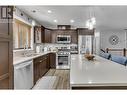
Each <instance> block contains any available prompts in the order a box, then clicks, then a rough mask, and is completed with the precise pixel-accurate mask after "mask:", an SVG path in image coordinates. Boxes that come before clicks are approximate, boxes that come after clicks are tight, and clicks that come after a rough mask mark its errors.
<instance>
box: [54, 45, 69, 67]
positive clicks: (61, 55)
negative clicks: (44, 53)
mask: <svg viewBox="0 0 127 95" xmlns="http://www.w3.org/2000/svg"><path fill="white" fill-rule="evenodd" d="M62 48H63V47H62ZM56 68H57V69H70V51H69V49H67V48H66V49H59V51H58V53H57V62H56Z"/></svg>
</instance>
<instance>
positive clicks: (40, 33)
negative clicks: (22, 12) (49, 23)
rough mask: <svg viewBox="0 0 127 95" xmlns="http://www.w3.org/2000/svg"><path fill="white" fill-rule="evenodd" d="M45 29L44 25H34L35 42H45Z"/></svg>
mask: <svg viewBox="0 0 127 95" xmlns="http://www.w3.org/2000/svg"><path fill="white" fill-rule="evenodd" d="M44 30H45V28H44V27H43V26H35V27H34V42H35V43H43V42H44Z"/></svg>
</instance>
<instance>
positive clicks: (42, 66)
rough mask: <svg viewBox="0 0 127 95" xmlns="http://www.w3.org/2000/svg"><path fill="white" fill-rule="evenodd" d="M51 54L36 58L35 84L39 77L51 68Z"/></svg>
mask: <svg viewBox="0 0 127 95" xmlns="http://www.w3.org/2000/svg"><path fill="white" fill-rule="evenodd" d="M49 58H50V55H49V54H46V55H43V56H41V57H38V58H35V59H34V62H33V64H34V65H33V66H34V67H33V68H34V84H36V82H37V81H38V79H39V78H41V77H42V76H44V75H45V73H46V72H47V71H48V70H49V69H50V59H49Z"/></svg>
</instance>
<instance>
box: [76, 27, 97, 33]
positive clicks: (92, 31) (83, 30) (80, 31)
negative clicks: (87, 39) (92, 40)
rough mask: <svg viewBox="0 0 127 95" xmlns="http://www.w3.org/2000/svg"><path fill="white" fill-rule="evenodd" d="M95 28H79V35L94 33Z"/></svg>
mask: <svg viewBox="0 0 127 95" xmlns="http://www.w3.org/2000/svg"><path fill="white" fill-rule="evenodd" d="M94 30H95V29H92V30H89V29H88V28H77V30H76V31H77V32H78V35H94Z"/></svg>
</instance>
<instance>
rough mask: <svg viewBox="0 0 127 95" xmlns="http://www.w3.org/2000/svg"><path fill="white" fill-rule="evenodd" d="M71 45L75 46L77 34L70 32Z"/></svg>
mask: <svg viewBox="0 0 127 95" xmlns="http://www.w3.org/2000/svg"><path fill="white" fill-rule="evenodd" d="M70 35H71V43H73V44H77V43H78V33H77V32H71V33H70Z"/></svg>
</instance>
